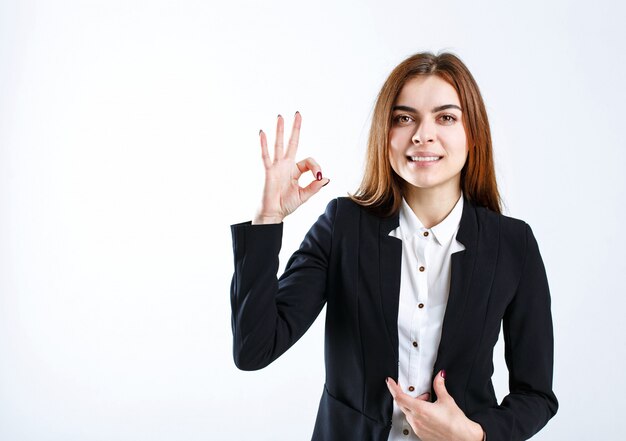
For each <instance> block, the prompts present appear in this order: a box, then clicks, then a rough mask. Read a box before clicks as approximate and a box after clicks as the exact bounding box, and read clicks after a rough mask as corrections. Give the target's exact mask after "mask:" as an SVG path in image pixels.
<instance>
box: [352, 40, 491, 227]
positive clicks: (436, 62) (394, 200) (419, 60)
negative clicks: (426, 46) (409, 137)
mask: <svg viewBox="0 0 626 441" xmlns="http://www.w3.org/2000/svg"><path fill="white" fill-rule="evenodd" d="M418 75H437V76H438V77H440V78H441V79H443V80H444V81H446V82H448V83H449V84H450V85H452V87H454V89H455V90H456V93H457V94H458V96H459V100H460V101H461V108H463V114H462V118H463V126H464V127H465V132H466V136H467V142H468V147H469V148H468V150H469V151H468V156H467V160H466V161H465V165H464V166H463V169H462V170H461V190H462V191H463V193H464V196H465V197H466V198H467V199H468V200H470V201H472V202H473V203H475V204H476V205H480V206H484V207H487V208H489V209H491V210H493V211H495V212H497V213H501V199H500V194H499V193H498V186H497V183H496V174H495V169H494V163H493V152H492V147H491V130H490V129H489V120H488V119H487V111H486V109H485V104H484V102H483V98H482V96H481V94H480V90H479V89H478V85H477V84H476V81H475V80H474V77H473V76H472V74H471V73H470V71H469V70H468V69H467V67H466V66H465V64H463V62H462V61H461V60H460V59H459V58H458V57H457V56H456V55H453V54H451V53H448V52H443V53H440V54H438V55H434V54H433V53H431V52H420V53H417V54H415V55H412V56H410V57H409V58H407V59H406V60H404V61H403V62H402V63H400V64H399V65H398V66H396V68H395V69H394V70H393V71H392V72H391V74H390V75H389V77H388V78H387V80H386V81H385V83H384V84H383V87H382V89H381V90H380V92H379V94H378V98H377V99H376V105H375V107H374V115H373V117H372V126H371V128H370V133H369V139H368V143H367V153H366V164H365V171H364V174H363V180H362V181H361V185H360V186H359V188H358V189H357V191H356V193H355V194H354V195H351V194H350V193H348V196H349V197H350V199H352V200H353V201H354V202H356V203H357V204H359V205H361V206H363V207H366V208H368V209H369V210H370V211H372V212H374V213H376V214H378V215H382V216H390V215H392V214H394V213H396V212H397V211H398V209H399V208H400V205H401V203H402V185H403V184H402V182H403V180H402V178H401V177H399V176H398V175H397V174H396V173H395V171H394V170H393V169H392V168H391V163H390V162H389V153H388V152H389V130H390V128H391V118H392V107H393V105H394V103H395V101H396V99H397V97H398V95H399V94H400V91H401V90H402V87H403V86H404V84H405V83H406V82H407V81H408V80H410V79H412V78H415V77H417V76H418Z"/></svg>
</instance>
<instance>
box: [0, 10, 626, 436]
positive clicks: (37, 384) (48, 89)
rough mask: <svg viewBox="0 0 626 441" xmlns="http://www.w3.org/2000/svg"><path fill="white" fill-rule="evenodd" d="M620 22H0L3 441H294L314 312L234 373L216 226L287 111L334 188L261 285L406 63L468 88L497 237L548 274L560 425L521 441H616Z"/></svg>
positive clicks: (621, 388)
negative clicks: (529, 244) (446, 55)
mask: <svg viewBox="0 0 626 441" xmlns="http://www.w3.org/2000/svg"><path fill="white" fill-rule="evenodd" d="M625 12H626V11H625V8H624V6H623V4H622V3H621V2H617V1H615V2H609V1H596V2H593V3H591V2H566V1H549V2H544V1H532V2H517V3H512V2H496V1H494V2H484V1H474V2H468V1H458V2H426V1H405V2H376V1H371V0H370V1H358V2H357V1H352V2H348V1H344V2H331V1H325V0H324V1H317V2H294V1H293V0H291V1H269V0H265V1H262V2H254V1H237V2H228V3H227V2H220V3H217V2H211V1H206V0H204V1H155V0H151V1H137V0H102V1H78V0H73V1H68V0H64V1H32V0H20V1H7V0H2V1H0V439H1V440H3V441H4V440H6V441H13V440H16V441H21V440H37V441H39V440H64V441H67V440H107V441H111V440H186V441H194V440H242V439H254V440H304V439H310V435H311V432H312V429H313V424H314V420H315V415H316V412H317V406H318V402H319V398H320V395H321V392H322V386H323V382H324V371H323V313H322V315H321V316H320V318H319V319H318V321H317V322H316V323H315V324H314V325H313V327H312V328H311V329H310V330H309V332H308V333H307V334H306V335H305V336H304V337H303V338H302V339H301V340H300V341H299V342H298V343H297V344H296V345H295V346H294V347H293V348H291V349H290V350H289V351H288V352H287V353H286V354H284V355H283V356H282V357H281V358H280V359H278V360H277V361H276V362H275V363H274V364H272V365H270V366H269V367H267V368H266V369H264V370H261V371H257V372H241V371H238V370H237V369H236V367H235V365H234V363H233V360H232V334H231V329H230V300H229V289H230V279H231V276H232V271H233V257H232V242H231V235H230V227H229V225H230V224H233V223H238V222H243V221H246V220H250V219H251V218H252V215H253V213H254V211H255V210H256V207H257V204H258V203H259V201H260V192H261V187H262V182H263V170H262V165H261V159H260V148H259V143H258V131H259V129H260V128H263V129H264V130H265V131H266V132H267V133H268V134H269V139H270V145H271V143H273V140H274V129H275V118H276V114H278V113H281V114H283V115H284V116H285V117H286V126H287V127H288V128H290V126H291V122H292V117H293V113H294V112H295V111H296V110H299V111H300V112H301V113H302V116H303V126H302V135H301V142H300V148H299V151H298V159H303V158H305V157H306V156H313V157H314V158H315V159H316V160H317V161H318V162H319V163H320V164H321V165H322V169H323V173H324V176H327V177H329V178H331V183H330V184H329V185H328V186H326V187H324V188H323V189H322V191H321V192H320V193H318V194H317V195H315V196H314V197H313V198H312V199H311V200H310V201H309V202H308V203H307V204H305V205H304V206H302V207H301V208H300V209H298V211H296V212H295V213H294V214H292V215H291V216H289V217H288V218H287V219H286V220H285V233H284V240H283V249H282V252H281V272H282V268H283V267H284V264H285V263H286V260H287V258H288V257H289V255H291V253H292V252H293V251H295V249H296V248H297V247H298V246H299V243H300V242H301V240H302V238H303V236H304V234H305V233H306V231H307V230H308V228H309V227H310V226H311V225H312V224H313V222H314V221H315V220H316V219H317V217H318V216H319V215H320V214H321V213H322V212H323V210H324V207H325V206H326V204H327V203H328V201H330V199H332V198H334V197H336V196H345V195H346V194H347V192H348V191H350V192H353V191H355V190H356V187H357V185H358V183H359V182H360V177H361V173H362V167H363V162H364V153H365V141H366V136H367V131H368V129H369V121H370V117H371V113H372V109H373V104H374V101H375V98H376V94H377V93H378V91H379V89H380V87H381V85H382V83H383V81H384V79H385V78H386V76H387V75H388V74H389V73H390V71H391V69H393V67H394V66H395V65H397V64H398V63H399V62H400V61H402V60H403V59H404V58H406V57H408V56H409V55H411V54H413V53H415V52H419V51H424V50H429V51H433V52H438V51H442V50H449V51H452V52H453V53H455V54H457V55H458V56H460V57H461V59H462V60H463V61H464V62H465V63H466V64H467V66H468V67H469V69H470V70H471V71H472V73H473V75H474V77H475V78H476V80H477V82H478V84H479V86H480V88H481V91H482V93H483V96H484V99H485V102H486V104H487V110H488V114H489V118H490V122H491V127H492V133H493V141H494V149H495V157H496V171H497V177H498V180H499V184H500V189H501V192H502V194H503V196H504V200H505V203H506V209H505V214H508V215H510V216H513V217H517V218H521V219H524V220H525V221H527V222H528V223H529V224H530V225H531V227H532V228H533V231H534V233H535V236H536V237H537V240H538V242H539V245H540V250H541V253H542V256H543V259H544V262H545V265H546V269H547V272H548V278H549V281H550V288H551V292H552V299H553V318H554V323H555V347H556V349H555V378H554V390H555V393H556V394H557V397H558V399H559V401H560V404H561V406H560V409H559V412H558V414H557V415H556V417H555V418H554V419H553V420H551V421H550V422H549V423H548V425H547V426H546V428H545V429H544V430H543V431H542V432H540V434H539V435H537V436H536V438H535V439H538V440H539V439H542V440H590V439H593V440H596V439H598V440H623V439H625V438H626V429H624V424H623V414H624V411H626V406H625V405H624V395H625V394H626V388H625V381H624V368H625V367H626V366H625V365H624V359H625V357H626V345H624V341H623V338H624V335H626V326H625V322H626V320H624V308H625V307H626V301H625V300H624V294H625V289H624V282H623V277H624V274H626V263H625V259H624V257H623V249H624V247H625V245H626V241H625V239H624V236H625V235H624V232H623V225H624V222H625V221H626V219H625V211H624V197H625V195H626V192H625V190H626V182H625V177H624V173H623V171H622V169H623V167H624V165H625V164H626V161H625V160H626V153H625V151H626V143H625V142H624V139H623V133H624V128H625V117H624V116H625V114H626V110H625V108H624V101H625V99H626V87H625V85H624V84H625V83H624V77H625V74H626V72H625V70H626V69H625V67H626V64H625V62H626V55H625V54H626V50H625V49H626V48H625V47H624V46H625V45H624V41H626V32H625V31H624V26H623V19H624V17H625V16H626V14H625ZM288 133H289V129H288V130H287V135H288ZM310 180H311V176H308V175H307V176H304V177H303V178H302V181H301V183H302V185H303V186H304V185H306V184H307V183H308V182H309V181H310ZM496 356H497V360H496V373H495V376H494V383H495V386H496V391H497V393H498V396H499V397H500V398H502V396H503V395H504V394H505V393H506V391H507V376H506V375H507V372H506V368H505V365H504V363H503V361H502V346H500V345H499V346H498V350H497V353H496Z"/></svg>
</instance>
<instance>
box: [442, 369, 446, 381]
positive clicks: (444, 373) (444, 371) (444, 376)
mask: <svg viewBox="0 0 626 441" xmlns="http://www.w3.org/2000/svg"><path fill="white" fill-rule="evenodd" d="M441 376H442V377H443V379H444V380H445V379H446V370H445V369H442V370H441Z"/></svg>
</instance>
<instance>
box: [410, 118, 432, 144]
mask: <svg viewBox="0 0 626 441" xmlns="http://www.w3.org/2000/svg"><path fill="white" fill-rule="evenodd" d="M434 138H435V129H434V128H433V126H432V125H431V124H429V123H428V121H426V120H425V119H424V120H422V122H421V123H420V124H419V125H418V126H417V129H416V130H415V133H414V134H413V137H412V138H411V140H412V141H413V143H414V144H426V143H427V142H433V141H434Z"/></svg>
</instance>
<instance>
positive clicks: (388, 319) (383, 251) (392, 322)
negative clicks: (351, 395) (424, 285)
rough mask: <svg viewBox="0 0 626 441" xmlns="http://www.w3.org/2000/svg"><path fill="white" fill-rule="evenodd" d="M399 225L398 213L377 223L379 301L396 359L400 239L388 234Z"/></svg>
mask: <svg viewBox="0 0 626 441" xmlns="http://www.w3.org/2000/svg"><path fill="white" fill-rule="evenodd" d="M398 225H400V214H399V213H396V214H395V215H393V216H390V217H387V218H382V219H381V220H380V224H379V233H380V236H379V247H380V252H379V255H378V258H379V266H378V268H379V270H380V275H379V280H380V296H381V299H380V302H381V305H382V309H383V315H384V317H385V324H386V331H387V335H388V336H389V342H390V344H391V346H392V348H393V352H394V354H395V356H396V360H397V359H398V305H399V302H400V276H401V274H402V240H400V239H398V238H396V237H393V236H389V233H390V232H391V230H393V229H394V228H397V227H398Z"/></svg>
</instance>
